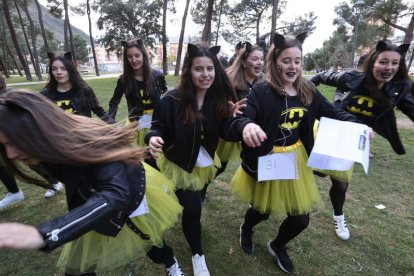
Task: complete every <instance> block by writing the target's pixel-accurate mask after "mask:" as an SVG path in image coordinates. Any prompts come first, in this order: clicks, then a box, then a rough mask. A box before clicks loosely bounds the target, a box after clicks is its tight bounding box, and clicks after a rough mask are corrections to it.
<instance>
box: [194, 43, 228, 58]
mask: <svg viewBox="0 0 414 276" xmlns="http://www.w3.org/2000/svg"><path fill="white" fill-rule="evenodd" d="M220 48H221V47H220V46H213V47H211V48H210V49H209V51H210V53H212V54H213V55H215V56H216V55H217V54H218V53H219V52H220ZM187 51H188V55H189V56H190V57H194V56H196V55H197V52H198V46H197V45H194V44H192V43H188V47H187Z"/></svg>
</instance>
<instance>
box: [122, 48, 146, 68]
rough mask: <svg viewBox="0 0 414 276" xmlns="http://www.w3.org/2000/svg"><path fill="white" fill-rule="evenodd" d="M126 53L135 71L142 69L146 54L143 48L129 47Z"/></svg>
mask: <svg viewBox="0 0 414 276" xmlns="http://www.w3.org/2000/svg"><path fill="white" fill-rule="evenodd" d="M126 54H127V59H128V62H129V64H130V65H131V67H132V69H133V70H134V71H135V72H139V71H142V68H143V65H144V56H143V54H142V51H141V49H138V48H137V47H131V48H128V49H127V51H126Z"/></svg>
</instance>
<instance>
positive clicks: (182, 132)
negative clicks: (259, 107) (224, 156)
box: [145, 43, 235, 276]
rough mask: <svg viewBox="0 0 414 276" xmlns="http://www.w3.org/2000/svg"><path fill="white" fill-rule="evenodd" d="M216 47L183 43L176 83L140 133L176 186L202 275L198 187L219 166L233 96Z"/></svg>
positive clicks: (205, 271) (184, 224) (195, 264)
mask: <svg viewBox="0 0 414 276" xmlns="http://www.w3.org/2000/svg"><path fill="white" fill-rule="evenodd" d="M219 51H220V46H214V47H211V48H209V47H207V46H206V45H199V46H197V45H193V44H191V43H189V44H188V50H187V54H186V56H185V58H184V64H183V69H182V74H181V80H180V82H179V84H178V87H177V89H174V90H172V91H169V92H168V93H166V94H165V96H164V97H163V98H162V99H161V101H160V104H159V105H158V106H157V107H156V109H155V110H154V121H153V124H152V127H151V130H150V131H149V132H148V133H147V135H146V137H145V141H146V142H148V144H149V147H150V152H151V154H152V155H153V156H154V158H157V165H158V167H159V168H160V171H161V172H162V173H163V174H165V175H166V176H167V177H168V178H169V179H171V180H172V181H173V182H174V183H175V185H176V189H177V190H176V194H177V197H178V199H179V201H180V204H181V205H182V206H183V207H184V211H183V217H182V228H183V232H184V235H185V237H186V239H187V241H188V244H189V246H190V248H191V252H192V255H193V257H192V263H193V272H194V275H203V276H204V275H210V274H209V271H208V268H207V265H206V261H205V256H204V253H203V250H202V246H201V222H200V218H201V202H200V194H201V192H200V191H201V189H202V188H203V187H204V185H205V184H206V183H208V182H210V181H211V180H212V179H213V178H214V177H215V174H216V172H217V167H220V160H219V159H218V157H217V155H216V154H215V151H216V148H217V144H218V142H219V136H221V134H222V133H223V132H224V125H225V122H226V120H227V119H228V118H229V117H230V116H231V114H232V113H233V110H232V108H231V106H233V105H232V104H229V102H228V101H234V100H235V95H234V93H233V90H232V87H231V84H230V82H229V79H228V77H227V75H226V73H225V72H224V69H223V67H222V66H221V64H220V62H219V60H218V58H217V56H216V55H217V54H218V52H219ZM161 153H162V155H160V154H161Z"/></svg>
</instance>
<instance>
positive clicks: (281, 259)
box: [267, 241, 293, 273]
mask: <svg viewBox="0 0 414 276" xmlns="http://www.w3.org/2000/svg"><path fill="white" fill-rule="evenodd" d="M267 250H269V253H270V255H272V256H273V257H276V260H277V265H278V266H279V267H280V269H281V270H283V271H284V272H286V273H293V263H292V261H291V260H290V258H289V255H288V254H287V250H286V247H283V248H277V247H274V246H272V242H271V241H269V242H268V243H267Z"/></svg>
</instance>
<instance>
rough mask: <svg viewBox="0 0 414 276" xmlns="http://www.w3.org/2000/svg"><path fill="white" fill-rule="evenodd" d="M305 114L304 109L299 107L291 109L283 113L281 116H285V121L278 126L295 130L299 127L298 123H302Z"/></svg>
mask: <svg viewBox="0 0 414 276" xmlns="http://www.w3.org/2000/svg"><path fill="white" fill-rule="evenodd" d="M305 112H306V108H300V107H293V108H289V109H287V110H285V111H283V112H282V116H286V120H285V122H284V123H282V124H280V125H279V126H280V127H281V128H285V129H294V128H297V127H298V126H299V123H300V122H301V121H302V118H303V116H304V115H305Z"/></svg>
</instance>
